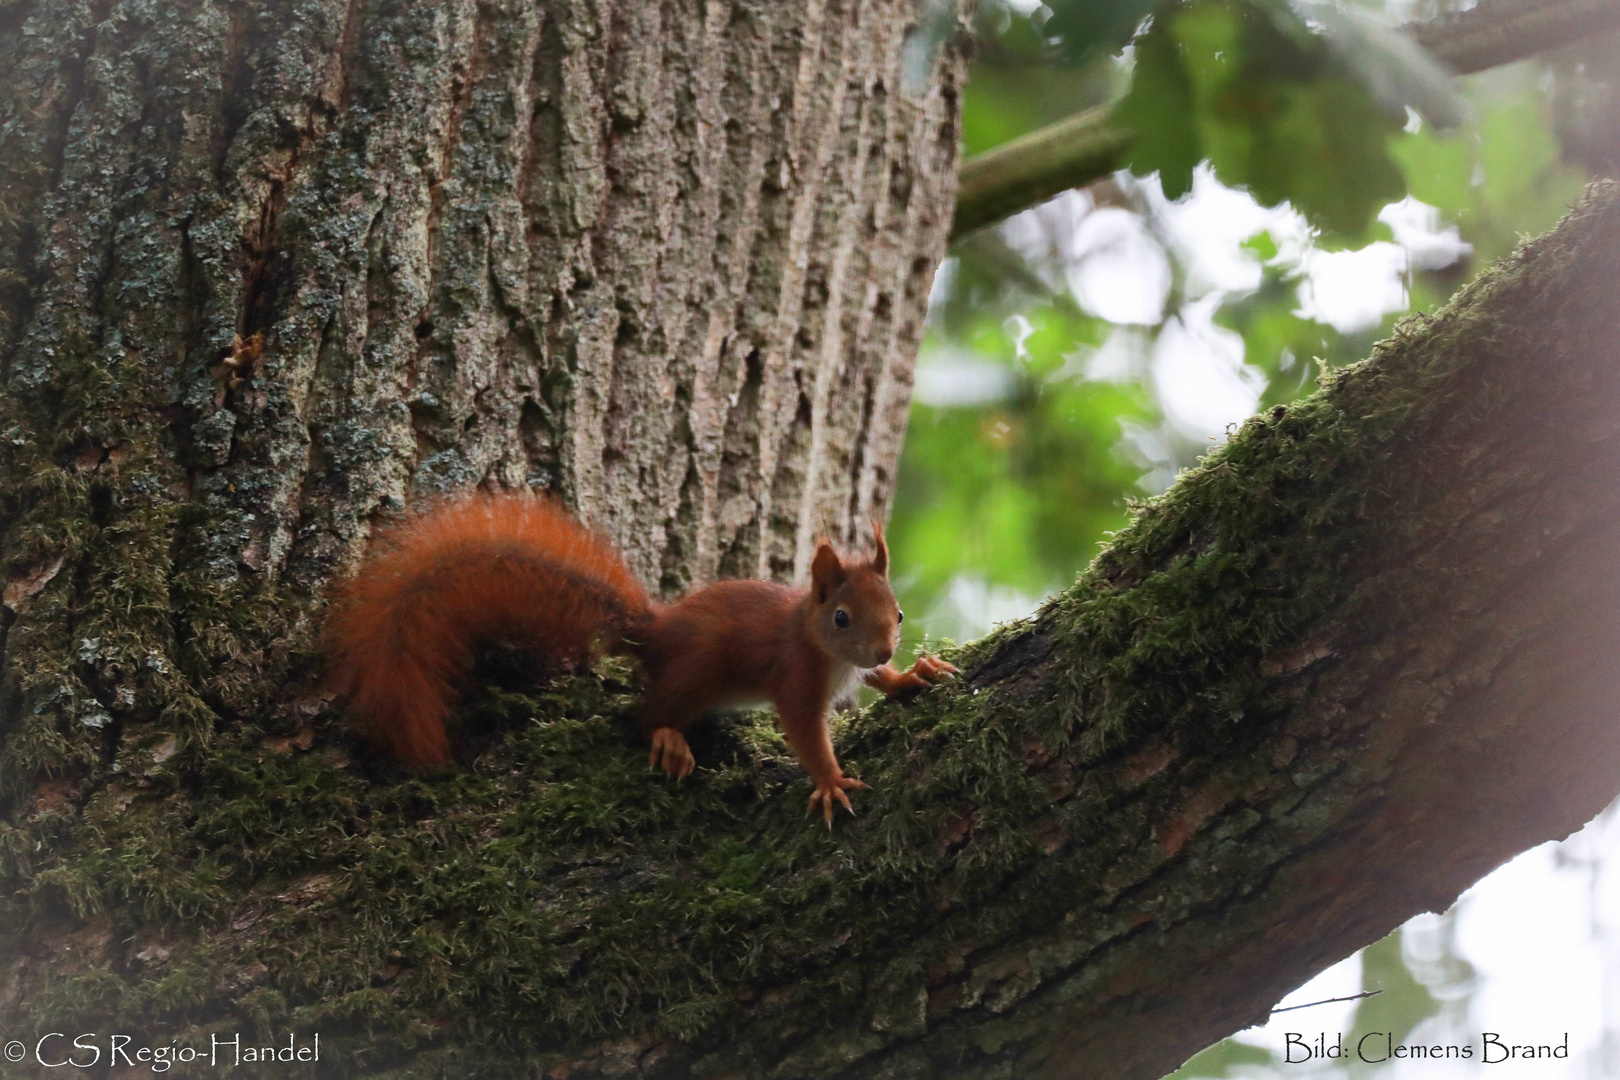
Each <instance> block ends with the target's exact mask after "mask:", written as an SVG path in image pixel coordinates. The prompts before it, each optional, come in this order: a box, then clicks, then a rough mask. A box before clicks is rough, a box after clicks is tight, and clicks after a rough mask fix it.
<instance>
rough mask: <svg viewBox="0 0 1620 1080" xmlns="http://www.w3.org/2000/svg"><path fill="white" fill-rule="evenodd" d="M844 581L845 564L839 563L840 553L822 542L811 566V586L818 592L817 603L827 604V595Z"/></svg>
mask: <svg viewBox="0 0 1620 1080" xmlns="http://www.w3.org/2000/svg"><path fill="white" fill-rule="evenodd" d="M843 580H844V564H843V563H841V562H839V561H838V552H837V551H835V550H833V546H832V545H831V544H829V543H828V542H827V541H825V540H822V541H819V542H818V543H817V544H816V557H815V560H814V561H813V562H812V563H811V564H810V586H811V588H813V589H815V591H816V602H817V603H818V604H825V603H826V602H827V594H828V593H830V592H831V591H832V590H833V589H835V588H837V587H838V586H839V585H840V584H841V583H842V582H843Z"/></svg>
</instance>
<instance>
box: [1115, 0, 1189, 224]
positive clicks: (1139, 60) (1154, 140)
mask: <svg viewBox="0 0 1620 1080" xmlns="http://www.w3.org/2000/svg"><path fill="white" fill-rule="evenodd" d="M1113 115H1114V117H1115V118H1116V119H1117V120H1118V122H1119V123H1120V125H1121V126H1123V127H1124V128H1126V129H1127V130H1129V131H1131V132H1133V133H1134V138H1133V140H1132V142H1131V152H1130V169H1131V172H1133V173H1136V174H1137V175H1138V176H1146V175H1148V174H1149V173H1154V172H1156V173H1158V174H1159V183H1160V184H1162V185H1163V186H1164V193H1165V195H1167V196H1168V197H1170V198H1172V199H1179V198H1180V197H1181V196H1183V195H1185V194H1186V193H1187V192H1188V191H1190V190H1192V176H1193V168H1194V167H1195V166H1197V164H1198V162H1199V161H1200V160H1202V159H1203V157H1204V149H1203V142H1202V141H1201V140H1200V138H1199V134H1198V127H1197V124H1196V123H1195V122H1194V117H1193V85H1192V79H1191V78H1190V77H1189V76H1188V73H1187V68H1186V65H1185V64H1184V63H1183V62H1182V57H1181V47H1180V45H1179V44H1178V43H1177V42H1176V39H1175V36H1174V35H1173V34H1172V33H1171V30H1170V26H1169V23H1168V22H1167V21H1164V20H1156V21H1155V22H1154V24H1153V26H1152V27H1151V28H1150V29H1149V30H1148V31H1147V33H1146V34H1144V35H1142V36H1141V37H1139V38H1138V39H1137V41H1136V71H1135V74H1134V76H1133V77H1132V79H1131V88H1130V90H1129V92H1127V93H1126V95H1125V98H1124V100H1123V101H1121V102H1120V103H1119V105H1118V107H1117V108H1116V110H1115V112H1114V114H1113Z"/></svg>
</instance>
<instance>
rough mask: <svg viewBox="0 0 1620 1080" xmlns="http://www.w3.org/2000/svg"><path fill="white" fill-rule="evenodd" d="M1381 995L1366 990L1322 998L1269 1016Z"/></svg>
mask: <svg viewBox="0 0 1620 1080" xmlns="http://www.w3.org/2000/svg"><path fill="white" fill-rule="evenodd" d="M1382 993H1383V991H1382V990H1368V991H1366V992H1365V993H1361V994H1351V995H1350V996H1349V997H1338V998H1323V999H1322V1000H1321V1001H1307V1002H1306V1003H1305V1004H1303V1005H1284V1006H1283V1007H1282V1008H1280V1009H1272V1010H1271V1015H1272V1016H1276V1015H1277V1014H1278V1013H1280V1012H1293V1011H1294V1010H1295V1009H1309V1008H1311V1007H1312V1006H1315V1005H1331V1004H1333V1003H1334V1002H1335V1001H1360V1000H1361V999H1362V998H1370V997H1377V996H1378V995H1379V994H1382Z"/></svg>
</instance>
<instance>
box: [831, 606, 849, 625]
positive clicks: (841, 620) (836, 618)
mask: <svg viewBox="0 0 1620 1080" xmlns="http://www.w3.org/2000/svg"><path fill="white" fill-rule="evenodd" d="M833 625H834V626H836V627H838V629H840V630H848V629H849V612H847V611H845V610H844V609H843V608H839V609H838V610H837V611H835V612H833Z"/></svg>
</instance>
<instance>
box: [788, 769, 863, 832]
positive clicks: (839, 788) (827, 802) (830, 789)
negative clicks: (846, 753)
mask: <svg viewBox="0 0 1620 1080" xmlns="http://www.w3.org/2000/svg"><path fill="white" fill-rule="evenodd" d="M869 787H871V785H870V784H866V783H864V782H862V781H860V780H857V779H855V778H854V777H853V776H838V777H834V778H833V779H831V780H817V781H816V788H815V790H814V791H812V792H811V793H810V802H809V804H808V805H807V806H806V807H805V809H804V812H805V814H806V816H808V815H810V814H813V813H815V812H816V804H817V803H818V802H819V803H820V804H821V813H822V816H823V817H825V818H826V819H827V828H829V829H830V828H832V822H833V802H834V801H835V800H836V801H837V803H838V804H839V805H840V806H842V807H843V808H844V809H845V810H848V811H849V812H850V814H851V815H853V814H854V813H855V807H854V804H852V803H851V802H850V801H849V796H848V795H845V794H844V792H846V791H862V790H865V789H867V788H869Z"/></svg>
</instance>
